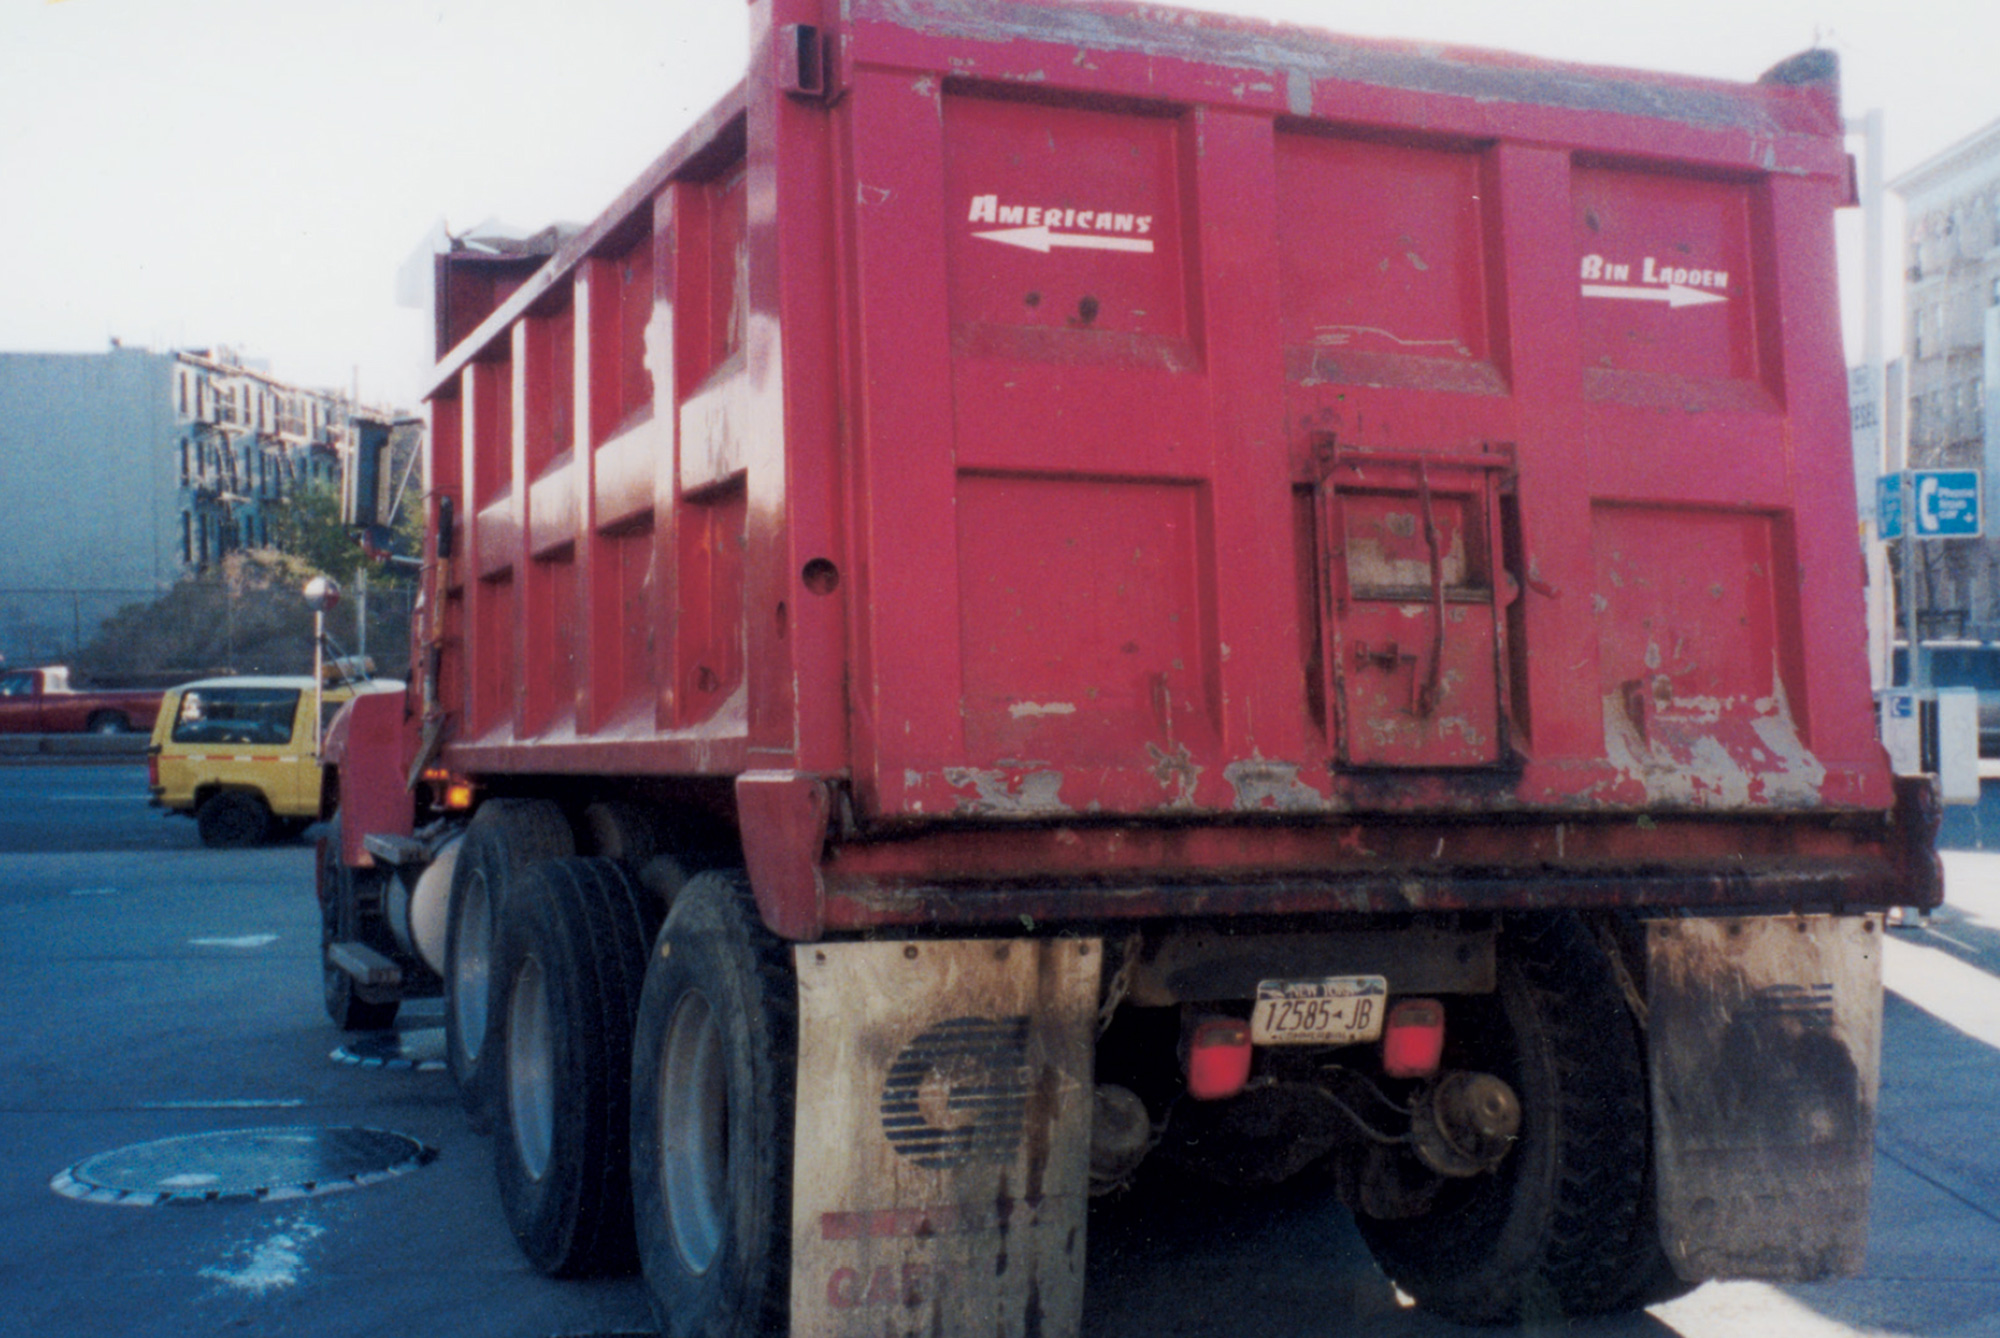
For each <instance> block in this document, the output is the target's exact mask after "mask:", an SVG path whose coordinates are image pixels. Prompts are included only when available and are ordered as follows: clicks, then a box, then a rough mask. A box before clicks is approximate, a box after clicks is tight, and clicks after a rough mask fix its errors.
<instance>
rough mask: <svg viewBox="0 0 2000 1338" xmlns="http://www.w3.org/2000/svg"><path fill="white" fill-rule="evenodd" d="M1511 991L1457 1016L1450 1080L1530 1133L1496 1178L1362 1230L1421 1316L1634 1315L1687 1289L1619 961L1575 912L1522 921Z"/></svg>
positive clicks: (1505, 951)
mask: <svg viewBox="0 0 2000 1338" xmlns="http://www.w3.org/2000/svg"><path fill="white" fill-rule="evenodd" d="M1500 942H1501V955H1500V960H1499V980H1498V985H1499V988H1498V991H1497V992H1496V993H1495V994H1493V995H1491V996H1488V997H1487V998H1483V999H1480V1000H1477V1001H1474V1002H1473V1003H1472V1004H1471V1006H1466V1007H1459V1008H1454V1009H1453V1011H1452V1015H1451V1026H1450V1027H1449V1028H1448V1042H1447V1044H1448V1051H1447V1053H1446V1056H1445V1066H1446V1067H1447V1068H1453V1067H1457V1068H1465V1069H1471V1070H1475V1071H1481V1072H1487V1073H1493V1074H1496V1075H1498V1076H1499V1077H1500V1078H1502V1079H1504V1080H1505V1081H1506V1082H1508V1083H1509V1084H1511V1085H1512V1086H1513V1088H1514V1090H1515V1092H1516V1093H1518V1094H1519V1096H1520V1099H1521V1130H1520V1135H1519V1139H1518V1141H1517V1142H1516V1143H1515V1145H1514V1148H1513V1150H1512V1151H1511V1152H1510V1153H1508V1155H1507V1159H1506V1160H1505V1161H1503V1162H1501V1163H1500V1166H1499V1168H1498V1169H1497V1170H1496V1171H1494V1172H1493V1173H1492V1174H1489V1175H1479V1176H1474V1177H1471V1178H1469V1179H1464V1180H1451V1181H1447V1182H1446V1183H1445V1185H1444V1186H1443V1187H1442V1188H1441V1189H1440V1190H1439V1192H1438V1196H1437V1199H1436V1202H1435V1205H1434V1206H1433V1207H1432V1208H1431V1209H1430V1211H1428V1212H1425V1213H1424V1214H1422V1215H1421V1216H1417V1217H1412V1218H1406V1219H1401V1220H1395V1221H1381V1220H1376V1219H1373V1218H1370V1217H1368V1216H1366V1215H1365V1214H1360V1213H1357V1214H1356V1225H1357V1226H1358V1227H1359V1228H1360V1230H1361V1235H1362V1238H1363V1239H1364V1240H1366V1241H1367V1243H1368V1247H1369V1249H1370V1250H1371V1251H1373V1252H1374V1255H1375V1259H1376V1262H1377V1263H1379V1264H1380V1265H1381V1266H1382V1271H1383V1272H1385V1273H1387V1274H1388V1275H1389V1277H1390V1278H1391V1279H1392V1280H1393V1281H1394V1282H1395V1283H1396V1284H1397V1285H1398V1286H1400V1287H1401V1288H1402V1289H1403V1290H1404V1291H1406V1292H1408V1293H1409V1294H1410V1295H1411V1296H1413V1297H1415V1298H1416V1300H1417V1302H1418V1304H1420V1305H1422V1306H1424V1307H1425V1308H1427V1309H1429V1310H1432V1311H1434V1312H1435V1313H1437V1314H1439V1315H1442V1316H1444V1317H1445V1318H1447V1319H1452V1320H1456V1321H1458V1322H1460V1323H1465V1324H1499V1323H1516V1322H1520V1323H1540V1322H1547V1321H1556V1320H1560V1319H1564V1318H1567V1317H1569V1316H1574V1315H1593V1314H1605V1313H1609V1312H1613V1311H1620V1310H1629V1309H1634V1308H1637V1307H1639V1306H1643V1305H1648V1304H1651V1303H1652V1302H1654V1301H1659V1300H1664V1299H1667V1297H1669V1296H1671V1295H1676V1294H1678V1293H1679V1292H1680V1291H1685V1290H1686V1289H1687V1288H1686V1286H1685V1285H1683V1284H1680V1283H1679V1281H1678V1279H1676V1278H1675V1276H1674V1273H1673V1270H1672V1268H1671V1266H1670V1265H1669V1264H1668V1263H1667V1260H1666V1257H1665V1253H1664V1251H1663V1250H1662V1249H1661V1247H1660V1243H1659V1232H1658V1227H1657V1224H1656V1221H1655V1215H1654V1210H1653V1197H1652V1193H1651V1185H1650V1180H1651V1170H1650V1166H1649V1164H1648V1149H1649V1145H1650V1136H1649V1135H1650V1121H1649V1116H1648V1110H1647V1102H1646V1074H1645V1066H1644V1062H1643V1059H1642V1055H1641V1050H1640V1037H1639V1032H1638V1028H1637V1026H1636V1025H1635V1024H1634V1022H1633V1019H1632V1015H1631V1013H1630V1011H1629V1010H1628V1009H1627V1007H1626V1005H1625V1000H1624V997H1623V995H1622V993H1621V992H1620V989H1619V986H1618V983H1617V977H1616V976H1615V975H1614V974H1613V973H1612V967H1611V963H1610V961H1609V959H1608V958H1607V957H1606V956H1605V954H1604V950H1603V949H1602V948H1601V947H1599V945H1598V943H1597V941H1596V940H1595V939H1594V938H1593V937H1592V936H1591V934H1590V933H1589V931H1588V929H1587V928H1586V927H1585V926H1584V924H1583V923H1582V922H1581V921H1580V920H1578V919H1577V918H1576V917H1575V916H1573V915H1567V914H1564V915H1554V916H1543V917H1535V918H1533V919H1525V920H1514V919H1510V920H1509V921H1508V922H1507V925H1506V930H1505V932H1504V933H1503V934H1502V937H1501V940H1500Z"/></svg>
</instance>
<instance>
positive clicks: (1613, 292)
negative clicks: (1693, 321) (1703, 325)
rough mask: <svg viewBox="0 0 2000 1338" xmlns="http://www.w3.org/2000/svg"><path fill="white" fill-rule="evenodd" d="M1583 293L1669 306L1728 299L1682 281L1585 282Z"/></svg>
mask: <svg viewBox="0 0 2000 1338" xmlns="http://www.w3.org/2000/svg"><path fill="white" fill-rule="evenodd" d="M1583 295H1584V296H1585V297H1622V298H1627V299H1629V300H1632V301H1637V302H1664V303H1666V304H1667V305H1668V306H1670V307H1699V306H1705V305H1706V304H1708V303H1710V302H1727V301H1728V300H1729V297H1728V295H1727V294H1724V293H1707V292H1703V291H1702V290H1701V289H1699V288H1690V287H1688V286H1687V285H1686V284H1684V283H1670V284H1668V285H1667V286H1666V287H1664V288H1625V287H1621V286H1619V285H1617V284H1610V283H1587V284H1585V285H1584V286H1583Z"/></svg>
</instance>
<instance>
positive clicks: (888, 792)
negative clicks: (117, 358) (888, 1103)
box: [416, 0, 1934, 935]
mask: <svg viewBox="0 0 2000 1338" xmlns="http://www.w3.org/2000/svg"><path fill="white" fill-rule="evenodd" d="M755 13H756V15H757V22H758V25H759V26H758V28H757V31H756V32H755V34H754V37H753V44H752V67H751V70H750V72H749V77H748V79H747V81H746V83H745V84H744V85H743V87H742V88H741V89H739V91H738V92H737V93H736V94H734V95H732V96H731V97H730V98H728V99H725V101H724V102H723V103H722V104H720V105H719V106H718V107H717V108H715V109H714V110H713V111H712V112H711V113H710V114H709V115H708V116H707V117H706V118H705V119H704V120H703V121H702V122H701V123H699V124H698V125H697V126H696V127H694V128H693V129H692V130H691V131H690V132H689V133H688V134H687V135H685V136H684V137H683V138H682V139H681V140H680V141H679V142H678V143H677V144H675V145H674V146H673V147H672V148H671V149H670V150H669V151H668V152H667V153H666V154H665V155H664V156H663V157H662V158H661V159H660V160H659V161H658V162H657V163H656V164H655V165H654V166H653V167H652V168H651V169H649V171H648V172H647V173H646V174H645V175H644V176H643V177H642V178H641V179H640V180H639V181H638V182H637V183H635V184H634V186H633V187H632V188H631V189H630V190H628V191H627V192H626V193H625V195H624V196H623V197H621V199H620V200H619V201H618V202H617V203H616V204H615V205H614V206H613V207H612V208H611V209H610V210H609V211H608V212H607V213H606V214H605V215H603V216H602V217H601V218H599V219H598V220H597V221H596V222H594V223H593V224H592V225H590V226H589V227H588V228H587V229H585V230H584V231H583V232H582V233H581V234H579V235H577V236H576V237H573V238H571V239H569V240H568V241H567V242H565V243H564V244H563V245H562V246H561V247H560V248H559V249H557V250H556V251H555V253H554V255H553V256H552V257H551V258H550V259H549V260H548V261H547V263H546V264H543V265H541V266H540V268H538V269H535V268H533V266H532V264H524V263H522V262H519V261H515V262H513V263H512V264H511V265H507V264H501V265H494V264H492V263H490V262H481V263H474V262H473V261H471V260H469V259H465V258H461V259H460V260H457V261H455V260H454V259H453V258H452V257H449V256H448V257H444V258H443V259H442V261H441V264H442V265H443V267H444V279H445V282H444V283H443V284H441V286H440V291H441V292H445V293H447V294H448V295H449V298H450V301H449V306H448V310H446V311H444V312H441V316H440V331H441V348H440V357H441V361H440V363H439V365H438V368H437V372H436V375H435V378H434V384H433V389H432V392H431V400H432V410H433V416H432V440H431V455H430V458H429V471H430V473H429V486H430V489H431V492H432V496H433V498H434V499H437V501H441V502H442V503H443V505H444V507H445V511H444V518H445V523H446V529H447V531H448V532H449V533H450V534H451V535H452V536H453V539H452V541H451V542H450V543H449V544H448V545H447V547H448V549H449V552H448V554H447V556H446V558H445V559H444V560H442V561H439V560H436V558H435V555H434V560H433V563H432V580H433V599H432V610H431V615H430V616H431V619H432V625H431V629H430V632H431V634H430V641H431V644H432V646H433V647H434V650H433V654H432V658H431V661H430V671H431V686H430V687H429V688H428V691H429V693H430V695H431V699H432V700H431V704H430V706H429V709H428V713H427V720H426V722H425V726H424V729H423V732H422V742H421V743H420V744H418V745H416V746H417V747H419V749H420V751H422V752H423V754H424V758H423V760H425V761H439V762H442V763H443V764H444V765H446V766H448V767H449V768H450V769H452V770H453V771H455V772H457V773H462V774H465V775H470V776H473V777H476V778H480V779H481V780H482V782H483V783H486V784H488V785H492V786H496V787H502V788H504V787H505V786H507V785H509V784H526V783H532V781H533V778H537V777H542V778H546V777H557V776H564V775H595V776H604V775H623V776H629V777H632V778H633V779H634V783H635V784H636V783H642V782H644V783H669V782H673V783H687V784H694V785H700V784H704V783H707V784H714V785H716V786H720V787H725V788H726V787H731V786H733V789H734V795H735V800H736V807H735V809H734V810H733V816H734V818H735V820H736V821H737V822H738V823H739V825H740V827H741V829H742V834H743V838H744V840H743V845H744V847H745V849H746V851H747V852H748V854H749V859H750V863H751V872H752V875H753V879H754V880H755V882H756V883H757V890H758V894H759V898H760V904H762V905H763V908H764V913H765V918H766V920H767V921H768V922H770V923H771V924H772V925H773V927H778V928H781V929H783V930H784V931H785V932H790V933H794V934H798V935H807V934H812V933H817V932H821V931H822V930H824V929H826V928H829V927H836V928H837V927H842V926H849V927H858V926H861V925H866V924H874V923H881V922H883V921H885V920H902V921H935V920H939V919H943V920H977V919H982V918H984V919H991V918H996V917H997V918H1000V919H1008V920H1011V919H1013V918H1014V917H1016V916H1017V915H1021V914H1028V915H1046V914H1085V915H1120V914H1147V913H1161V912H1163V911H1174V912H1188V911H1200V912H1211V913H1222V912H1228V913H1241V912H1249V911H1281V910H1292V911H1296V910H1313V909H1350V910H1369V909H1412V908H1424V907H1432V906H1463V905H1473V906H1479V905H1501V904H1528V903H1541V904H1551V903H1553V904H1579V903H1587V902H1599V903H1603V902H1625V903H1630V902H1634V901H1641V902H1651V903H1654V904H1661V903H1666V904H1675V903H1678V904H1800V905H1804V904H1812V905H1828V904H1839V905H1846V904H1851V903H1862V904H1868V903H1874V904H1882V903H1887V902H1895V901H1912V900H1921V899H1923V897H1924V896H1927V895H1929V893H1928V892H1926V891H1925V890H1924V889H1925V888H1926V887H1927V886H1929V884H1928V883H1926V881H1925V880H1926V879H1927V878H1930V875H1929V874H1928V873H1927V872H1926V871H1927V870H1929V869H1930V868H1931V867H1932V866H1931V865H1930V862H1929V857H1928V854H1927V846H1926V838H1925V837H1924V835H1923V833H1924V831H1925V830H1927V829H1926V828H1925V827H1924V823H1925V821H1926V820H1925V819H1924V817H1923V816H1922V815H1921V814H1919V813H1917V812H1916V811H1915V810H1913V809H1911V808H1910V807H1909V804H1910V803H1914V796H1915V795H1916V791H1915V790H1912V791H1910V795H1911V798H1910V799H1909V800H1908V801H1907V802H1906V803H1905V805H1904V807H1903V808H1901V809H1898V807H1897V799H1896V794H1895V790H1894V787H1893V786H1892V782H1891V778H1890V775H1889V772H1888V769H1887V766H1886V763H1885V760H1884V757H1883V753H1882V750H1881V748H1880V747H1879V745H1878V743H1877V741H1876V735H1875V728H1874V718H1873V709H1872V703H1871V701H1870V696H1869V686H1868V678H1867V670H1866V666H1865V661H1864V652H1863V647H1864V645H1865V638H1864V635H1863V627H1862V601H1861V591H1860V586H1861V564H1860V563H1859V562H1858V560H1857V558H1856V554H1855V550H1854V543H1855V540H1854V531H1853V524H1852V521H1853V509H1852V508H1853V503H1854V499H1853V497H1852V495H1851V494H1852V481H1851V480H1852V471H1851V467H1850V464H1849V461H1848V431H1847V409H1846V390H1845V373H1844V366H1843V359H1842V355H1841V349H1840V333H1839V323H1838V312H1837V304H1836V289H1835V278H1834V274H1835V266H1834V248H1833V230H1832V218H1833V212H1834V210H1835V209H1836V208H1837V207H1839V206H1840V205H1842V204H1843V203H1846V202H1847V201H1848V198H1849V195H1850V179H1849V163H1848V159H1847V157H1846V155H1845V153H1844V151H1843V145H1842V122H1841V117H1840V110H1839V100H1838V81H1837V73H1836V71H1835V68H1834V65H1833V62H1832V58H1831V57H1830V56H1828V55H1825V54H1824V53H1807V54H1806V55H1804V56H1802V57H1799V58H1796V59H1794V60H1793V61H1790V62H1787V63H1786V64H1785V65H1783V66H1781V67H1779V68H1777V69H1775V70H1774V71H1772V72H1771V73H1770V74H1769V75H1767V76H1766V77H1765V78H1764V79H1763V80H1762V81H1760V82H1759V83H1756V84H1751V85H1736V84H1724V83H1716V82H1709V81H1702V80H1693V79H1682V78H1672V77H1665V76H1658V75H1649V74H1638V73H1633V72H1628V71H1615V70H1602V69H1590V68H1583V67H1577V66H1569V65H1558V64H1553V63H1547V62H1540V61H1534V60H1528V59H1524V58H1520V57H1514V56H1504V55H1496V54H1493V53H1485V52H1475V51H1462V50H1456V49H1450V48H1438V47H1431V46H1422V47H1420V46H1414V45H1403V44H1394V43H1384V42H1359V41H1354V40H1351V39H1345V38H1338V37H1333V36H1329V35H1326V34H1321V33H1314V32H1307V31H1303V30H1297V29H1289V28H1281V27H1273V26H1268V25H1260V24H1256V23H1251V22H1245V21H1235V20H1218V19H1214V18H1209V17H1203V16H1195V15H1190V14H1181V13H1178V12H1171V11H1162V10H1159V9H1155V8H1150V7H1145V6H1135V5H1108V4H1107V5H1063V6H1052V5H1041V4H1027V3H969V2H968V3H950V2H947V0H850V2H849V3H846V4H843V5H841V6H838V7H834V6H821V5H818V4H814V3H804V2H802V0H779V2H778V3H775V4H773V5H772V6H771V7H770V9H769V10H768V11H766V10H764V9H758V10H756V11H755ZM482 264H483V266H484V267H483V268H482ZM531 269H532V272H530V270H531ZM434 504H435V503H434ZM454 518H455V519H454ZM510 778H511V779H510ZM1885 817H1889V818H1892V820H1891V821H1885ZM1635 875H1643V876H1635ZM1913 880H1914V881H1913ZM1931 881H1932V882H1934V879H1932V880H1931ZM975 883H976V884H977V886H978V888H979V889H980V890H979V892H978V893H977V894H976V895H975V894H973V893H969V892H967V891H966V890H965V889H966V888H967V887H969V886H971V885H973V884H975ZM1913 889H1914V894H1913ZM1003 891H1004V893H1005V895H998V894H999V893H1001V892H1003Z"/></svg>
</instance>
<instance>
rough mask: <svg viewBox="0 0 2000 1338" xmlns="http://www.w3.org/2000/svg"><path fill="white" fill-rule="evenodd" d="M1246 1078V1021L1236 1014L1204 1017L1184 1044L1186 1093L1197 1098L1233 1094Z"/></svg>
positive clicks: (1203, 1098)
mask: <svg viewBox="0 0 2000 1338" xmlns="http://www.w3.org/2000/svg"><path fill="white" fill-rule="evenodd" d="M1249 1080H1250V1024H1249V1023H1248V1022H1245V1021H1244V1020H1243V1019H1242V1018H1238V1017H1211V1018H1205V1019H1203V1020H1202V1021H1201V1022H1199V1023H1197V1024H1196V1025H1195V1029H1194V1037H1193V1039H1192V1041H1190V1043H1189V1045H1188V1060H1187V1087H1188V1095H1189V1096H1191V1097H1193V1098H1194V1099H1195V1100H1197V1101H1220V1100H1222V1099H1223V1098H1224V1097H1231V1096H1235V1095H1236V1094H1237V1093H1238V1092H1240V1091H1242V1090H1243V1084H1244V1083H1246V1082H1248V1081H1249Z"/></svg>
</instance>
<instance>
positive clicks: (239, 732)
mask: <svg viewBox="0 0 2000 1338" xmlns="http://www.w3.org/2000/svg"><path fill="white" fill-rule="evenodd" d="M298 710H299V690H298V689H297V688H228V687H223V688H193V689H190V690H189V691H187V692H186V693H184V694H182V696H181V708H180V711H179V712H178V713H177V714H176V715H175V717H174V742H175V743H290V742H291V739H292V721H293V719H294V718H295V717H296V716H297V715H298Z"/></svg>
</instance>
